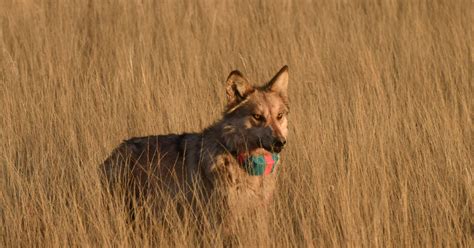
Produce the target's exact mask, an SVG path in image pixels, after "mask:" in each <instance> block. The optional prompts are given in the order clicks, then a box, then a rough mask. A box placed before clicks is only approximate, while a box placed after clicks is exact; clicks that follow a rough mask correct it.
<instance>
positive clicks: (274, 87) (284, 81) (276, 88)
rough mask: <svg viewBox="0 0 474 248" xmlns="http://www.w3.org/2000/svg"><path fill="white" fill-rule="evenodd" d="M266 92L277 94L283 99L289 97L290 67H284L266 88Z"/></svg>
mask: <svg viewBox="0 0 474 248" xmlns="http://www.w3.org/2000/svg"><path fill="white" fill-rule="evenodd" d="M265 89H266V90H269V91H273V92H276V93H278V94H280V95H281V96H282V97H285V98H287V97H288V66H287V65H285V66H283V67H282V68H281V69H280V71H279V72H278V73H277V74H276V75H275V76H274V77H273V78H272V80H270V82H268V84H267V85H266V86H265Z"/></svg>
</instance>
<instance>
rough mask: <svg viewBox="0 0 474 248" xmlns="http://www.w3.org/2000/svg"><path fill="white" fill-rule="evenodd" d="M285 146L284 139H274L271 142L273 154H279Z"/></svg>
mask: <svg viewBox="0 0 474 248" xmlns="http://www.w3.org/2000/svg"><path fill="white" fill-rule="evenodd" d="M285 145H286V139H285V138H275V140H274V141H273V150H274V151H275V152H281V150H282V149H283V147H285Z"/></svg>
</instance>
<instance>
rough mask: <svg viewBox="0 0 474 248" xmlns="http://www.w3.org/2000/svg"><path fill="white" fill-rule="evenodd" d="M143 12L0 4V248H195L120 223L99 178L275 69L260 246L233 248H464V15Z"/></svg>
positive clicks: (247, 242) (468, 158)
mask: <svg viewBox="0 0 474 248" xmlns="http://www.w3.org/2000/svg"><path fill="white" fill-rule="evenodd" d="M158 2H159V3H154V1H148V0H144V1H125V0H124V1H99V0H97V1H93V0H90V1H79V0H76V1H67V3H66V1H64V2H63V1H47V0H37V1H33V0H24V1H14V0H3V1H0V114H1V116H0V140H1V144H0V246H2V247H33V246H39V247H51V246H60V247H65V246H93V247H94V246H96V247H101V246H119V247H121V246H138V247H149V246H158V245H159V246H183V245H188V246H193V245H196V244H197V243H196V242H197V241H196V240H197V239H196V237H195V235H194V234H193V233H194V231H195V230H194V229H195V227H193V225H189V223H187V222H180V221H178V220H176V219H175V221H174V222H173V223H174V224H173V226H172V228H171V230H168V231H164V228H162V226H161V225H160V223H155V224H152V225H150V224H146V223H145V222H137V223H136V225H134V226H132V225H130V224H129V223H127V220H126V216H127V214H126V212H125V211H124V209H123V208H121V207H120V206H119V205H117V204H116V202H114V201H113V200H112V199H110V195H108V194H106V193H104V192H103V190H102V188H101V186H100V181H99V176H98V171H97V168H98V165H99V164H100V163H101V162H102V161H103V160H104V159H105V158H106V157H107V156H108V155H109V154H110V152H111V150H112V149H113V148H114V147H115V146H116V145H118V144H119V143H120V142H121V140H123V139H126V138H128V137H131V136H144V135H150V134H158V133H168V132H175V133H176V132H183V131H199V130H200V129H202V128H204V127H206V126H207V125H209V124H211V123H212V122H213V121H215V120H216V119H218V118H219V117H220V115H221V111H222V110H223V108H224V104H225V90H224V81H225V78H226V77H227V75H228V73H229V72H230V71H231V70H234V69H240V70H241V71H242V72H244V74H245V75H246V76H247V77H248V78H249V79H250V80H251V81H252V82H255V83H263V82H265V81H266V80H268V79H270V77H271V76H273V75H274V73H276V72H277V70H278V69H279V68H281V66H283V65H285V64H288V65H289V68H290V84H289V91H290V93H289V94H290V106H291V113H290V117H289V118H290V137H289V146H288V148H287V150H286V151H285V152H284V153H283V160H284V162H283V164H282V166H281V167H280V168H281V169H280V171H279V182H278V189H277V196H276V199H275V203H274V205H273V207H272V208H271V210H270V211H271V218H270V220H269V222H270V224H271V225H270V230H268V231H259V230H258V229H256V225H257V224H256V223H252V222H249V223H246V224H242V225H243V226H242V230H247V231H246V232H243V233H244V234H243V235H241V236H240V237H239V239H240V242H241V244H242V245H243V246H247V247H248V246H257V245H258V246H276V247H291V246H298V247H304V246H316V247H345V246H348V247H361V246H362V247H367V246H369V247H372V246H373V247H430V246H443V247H445V246H448V247H453V246H454V247H456V246H461V247H473V243H474V242H473V235H474V207H473V200H474V193H473V189H474V187H473V155H472V154H473V151H472V150H473V136H472V130H473V128H472V127H473V125H472V117H473V112H472V107H473V100H472V99H473V97H474V94H473V83H472V80H473V78H472V72H473V58H474V53H473V50H472V13H471V10H472V3H471V1H467V0H459V1H395V0H387V1H375V0H374V1H371V0H369V1H343V0H336V1H304V0H296V1H262V2H257V1H218V0H209V1H201V2H199V3H191V2H190V1H184V0H182V1H158ZM204 240H206V241H205V243H204V244H205V245H206V246H213V245H217V244H219V241H218V240H219V235H218V234H216V233H213V232H209V233H208V234H206V235H205V237H204Z"/></svg>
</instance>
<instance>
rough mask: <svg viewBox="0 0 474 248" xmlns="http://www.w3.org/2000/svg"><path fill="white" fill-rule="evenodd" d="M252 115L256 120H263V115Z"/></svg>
mask: <svg viewBox="0 0 474 248" xmlns="http://www.w3.org/2000/svg"><path fill="white" fill-rule="evenodd" d="M252 117H253V118H254V119H255V120H257V121H262V120H263V116H262V115H259V114H253V115H252Z"/></svg>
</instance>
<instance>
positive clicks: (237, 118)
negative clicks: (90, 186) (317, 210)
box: [101, 66, 289, 232]
mask: <svg viewBox="0 0 474 248" xmlns="http://www.w3.org/2000/svg"><path fill="white" fill-rule="evenodd" d="M287 88H288V67H287V66H284V67H283V68H281V69H280V71H279V72H278V73H277V74H276V75H275V76H274V77H273V78H272V79H271V80H270V81H269V82H268V83H266V84H264V85H263V86H254V85H252V84H250V83H249V82H248V81H247V79H246V78H245V77H244V76H243V75H242V73H240V72H239V71H237V70H236V71H233V72H231V73H230V75H229V76H228V78H227V80H226V95H227V105H226V108H225V111H224V113H223V117H222V118H221V119H220V120H218V121H217V122H215V123H214V124H212V125H211V126H209V127H208V128H206V129H204V130H203V131H202V132H201V133H183V134H168V135H157V136H147V137H138V138H131V139H129V140H126V141H124V142H123V143H122V144H120V145H119V146H118V147H117V148H115V150H113V152H112V154H111V155H110V157H108V158H107V159H106V161H105V162H104V163H103V164H102V166H101V169H102V173H103V175H104V179H105V181H106V182H107V185H108V186H110V187H111V188H113V187H116V186H117V185H118V184H122V186H121V187H122V188H123V187H125V188H127V189H128V190H129V191H130V192H132V195H133V196H139V197H143V196H146V197H148V198H153V196H156V198H158V196H157V193H158V192H161V193H163V192H166V194H168V195H169V196H170V197H172V198H174V197H177V196H178V195H180V194H181V195H182V196H184V199H186V202H188V203H189V204H190V205H191V206H192V207H191V209H194V210H193V211H196V212H201V213H204V212H205V209H213V210H216V207H217V208H218V209H220V210H221V212H222V214H221V215H220V217H219V223H221V224H222V225H223V228H224V230H228V231H229V232H230V231H231V230H232V225H233V223H234V222H235V221H236V220H237V219H239V218H240V217H241V216H243V215H244V214H246V213H248V212H252V211H258V210H263V212H265V209H266V208H267V207H268V205H269V203H270V202H271V199H272V195H273V192H274V190H275V183H276V173H275V171H276V168H277V166H276V165H277V164H278V161H279V159H280V152H281V151H282V150H283V148H284V147H285V146H286V140H287V135H288V119H287V118H288V111H289V106H288V94H287ZM124 183H125V184H124ZM210 202H214V203H217V204H214V205H213V206H214V208H211V207H209V206H208V204H211V203H210ZM159 205H160V204H156V209H159V208H160V206H159ZM154 208H155V207H154Z"/></svg>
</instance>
